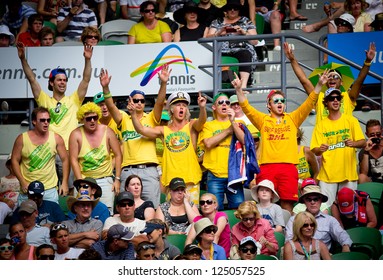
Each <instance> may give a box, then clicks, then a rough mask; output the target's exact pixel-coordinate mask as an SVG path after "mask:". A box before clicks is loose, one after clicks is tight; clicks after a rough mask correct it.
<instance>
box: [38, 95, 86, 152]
mask: <svg viewBox="0 0 383 280" xmlns="http://www.w3.org/2000/svg"><path fill="white" fill-rule="evenodd" d="M36 102H37V105H39V106H42V107H45V108H48V110H49V115H50V117H51V123H50V125H49V129H50V130H51V131H54V132H56V133H57V134H58V135H60V136H61V137H62V138H63V139H64V142H65V147H66V149H67V150H68V148H69V145H68V142H69V135H70V133H71V132H72V131H73V130H74V129H76V128H77V126H78V121H77V116H76V114H77V111H78V110H79V109H80V106H81V103H82V102H81V101H80V98H79V97H78V93H77V91H75V92H74V93H73V94H72V95H70V96H66V95H65V96H64V97H63V98H62V99H61V100H60V101H57V100H56V99H54V98H53V97H50V96H49V95H47V94H46V93H45V92H44V91H40V95H39V98H37V99H36Z"/></svg>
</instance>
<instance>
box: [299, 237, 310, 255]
mask: <svg viewBox="0 0 383 280" xmlns="http://www.w3.org/2000/svg"><path fill="white" fill-rule="evenodd" d="M298 242H299V244H300V245H301V247H302V250H303V253H304V254H305V260H310V258H311V252H312V241H311V242H310V247H309V252H307V250H306V247H305V246H304V245H303V244H302V241H300V240H299V241H298Z"/></svg>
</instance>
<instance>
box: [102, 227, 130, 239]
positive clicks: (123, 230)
mask: <svg viewBox="0 0 383 280" xmlns="http://www.w3.org/2000/svg"><path fill="white" fill-rule="evenodd" d="M107 235H108V239H122V240H131V239H132V238H133V237H134V232H132V231H130V230H129V228H127V227H124V226H123V225H121V224H116V225H113V226H111V227H110V228H109V229H108V233H107Z"/></svg>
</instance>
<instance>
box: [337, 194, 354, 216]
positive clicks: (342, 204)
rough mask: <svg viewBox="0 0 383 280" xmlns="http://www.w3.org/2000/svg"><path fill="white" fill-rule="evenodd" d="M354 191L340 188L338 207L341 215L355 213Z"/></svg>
mask: <svg viewBox="0 0 383 280" xmlns="http://www.w3.org/2000/svg"><path fill="white" fill-rule="evenodd" d="M354 203H355V191H353V190H352V189H350V188H347V187H345V188H342V189H340V190H339V191H338V205H339V212H340V213H341V214H344V215H346V214H352V213H354V211H355V204H354Z"/></svg>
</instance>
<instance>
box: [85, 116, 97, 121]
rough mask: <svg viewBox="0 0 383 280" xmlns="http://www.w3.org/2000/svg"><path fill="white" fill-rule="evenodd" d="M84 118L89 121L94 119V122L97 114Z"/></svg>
mask: <svg viewBox="0 0 383 280" xmlns="http://www.w3.org/2000/svg"><path fill="white" fill-rule="evenodd" d="M84 120H85V121H87V122H91V121H95V122H96V121H98V116H97V115H96V116H89V117H85V118H84Z"/></svg>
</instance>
